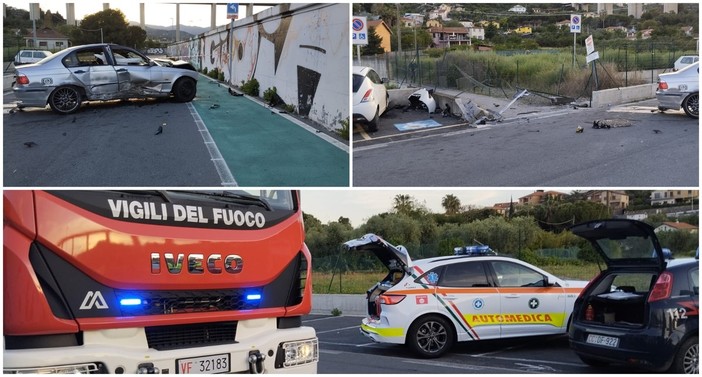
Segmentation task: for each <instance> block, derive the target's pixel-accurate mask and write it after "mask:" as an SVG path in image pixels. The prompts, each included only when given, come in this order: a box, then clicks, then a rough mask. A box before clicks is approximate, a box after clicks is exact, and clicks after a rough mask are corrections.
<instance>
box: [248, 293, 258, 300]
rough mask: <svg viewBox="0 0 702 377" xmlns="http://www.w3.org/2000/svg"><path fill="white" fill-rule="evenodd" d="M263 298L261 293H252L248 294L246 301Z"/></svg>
mask: <svg viewBox="0 0 702 377" xmlns="http://www.w3.org/2000/svg"><path fill="white" fill-rule="evenodd" d="M260 299H261V294H259V293H252V294H248V295H246V301H258V300H260Z"/></svg>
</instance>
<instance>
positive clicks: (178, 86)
mask: <svg viewBox="0 0 702 377" xmlns="http://www.w3.org/2000/svg"><path fill="white" fill-rule="evenodd" d="M195 94H197V82H196V81H195V80H193V79H191V78H190V77H181V78H179V79H178V80H177V81H176V82H175V84H174V85H173V97H174V98H175V100H176V101H177V102H190V101H192V100H193V98H195Z"/></svg>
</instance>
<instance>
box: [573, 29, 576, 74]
mask: <svg viewBox="0 0 702 377" xmlns="http://www.w3.org/2000/svg"><path fill="white" fill-rule="evenodd" d="M575 45H576V40H575V33H573V68H575Z"/></svg>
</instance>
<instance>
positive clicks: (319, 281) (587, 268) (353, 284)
mask: <svg viewBox="0 0 702 377" xmlns="http://www.w3.org/2000/svg"><path fill="white" fill-rule="evenodd" d="M539 267H540V268H542V269H544V270H546V271H548V272H550V273H552V274H553V275H555V276H558V277H560V278H563V279H568V280H590V279H592V278H593V277H595V276H596V275H597V273H599V272H600V268H599V267H598V265H597V264H596V263H588V264H584V265H562V266H558V265H556V266H539ZM603 267H604V265H603ZM386 273H387V271H386V270H380V269H378V270H377V271H362V272H352V271H349V272H344V273H335V274H333V273H330V272H315V273H314V276H313V278H312V292H313V293H321V294H328V293H342V294H362V293H366V291H367V290H368V289H369V288H370V287H372V286H373V285H374V284H375V283H377V282H378V281H380V280H381V279H382V278H383V277H385V274H386Z"/></svg>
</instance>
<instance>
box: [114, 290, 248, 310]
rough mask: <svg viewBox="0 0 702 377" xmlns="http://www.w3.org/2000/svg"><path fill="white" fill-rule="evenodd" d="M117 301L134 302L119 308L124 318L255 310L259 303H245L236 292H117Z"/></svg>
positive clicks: (242, 295)
mask: <svg viewBox="0 0 702 377" xmlns="http://www.w3.org/2000/svg"><path fill="white" fill-rule="evenodd" d="M116 295H117V298H118V300H119V301H122V300H129V299H133V298H137V300H138V301H136V303H135V304H134V305H122V306H121V310H122V315H123V316H138V315H156V314H176V313H199V312H217V311H225V310H249V309H257V308H258V307H259V304H260V302H259V301H250V300H246V294H245V293H244V292H243V291H239V290H214V291H190V292H188V291H138V292H126V291H122V292H116Z"/></svg>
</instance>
